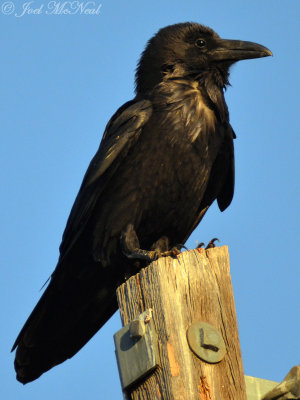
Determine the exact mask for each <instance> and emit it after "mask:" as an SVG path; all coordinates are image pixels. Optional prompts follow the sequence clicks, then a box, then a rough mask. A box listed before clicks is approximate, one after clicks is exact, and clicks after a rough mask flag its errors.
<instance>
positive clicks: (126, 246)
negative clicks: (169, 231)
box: [121, 224, 182, 262]
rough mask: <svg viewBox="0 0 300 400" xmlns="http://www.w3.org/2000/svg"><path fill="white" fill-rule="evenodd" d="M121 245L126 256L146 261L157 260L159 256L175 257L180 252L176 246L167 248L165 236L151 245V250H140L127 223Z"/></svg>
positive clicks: (131, 228)
mask: <svg viewBox="0 0 300 400" xmlns="http://www.w3.org/2000/svg"><path fill="white" fill-rule="evenodd" d="M121 245H122V249H123V253H124V254H125V256H126V257H128V258H131V259H138V260H145V261H148V262H151V261H154V260H157V259H158V258H159V257H168V256H171V257H176V256H177V255H178V254H179V253H180V249H179V248H178V247H173V248H172V249H171V250H169V240H168V238H167V237H166V236H163V237H161V238H160V239H159V240H158V241H157V242H155V243H154V244H153V245H152V246H151V250H142V249H141V248H140V243H139V240H138V237H137V234H136V232H135V230H134V227H133V225H132V224H128V225H127V227H126V229H125V230H124V231H123V232H122V235H121ZM180 247H182V246H180Z"/></svg>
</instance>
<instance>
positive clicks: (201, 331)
mask: <svg viewBox="0 0 300 400" xmlns="http://www.w3.org/2000/svg"><path fill="white" fill-rule="evenodd" d="M187 340H188V344H189V346H190V348H191V350H192V351H193V352H194V353H195V354H196V356H198V357H199V358H201V360H203V361H206V362H208V363H211V364H215V363H218V362H220V361H221V360H222V359H223V358H224V356H225V353H226V348H225V343H224V340H223V338H222V336H221V334H220V333H219V332H218V331H217V329H216V328H215V327H213V326H212V325H210V324H208V323H206V322H202V321H197V322H194V323H192V325H191V326H190V327H189V329H188V330H187Z"/></svg>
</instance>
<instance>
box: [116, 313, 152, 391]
mask: <svg viewBox="0 0 300 400" xmlns="http://www.w3.org/2000/svg"><path fill="white" fill-rule="evenodd" d="M114 340H115V348H116V357H117V362H118V368H119V374H120V378H121V384H122V389H123V390H124V389H127V388H129V387H130V386H131V385H133V384H134V383H136V382H137V381H139V380H140V379H142V378H143V377H145V376H146V375H148V374H149V373H150V372H152V371H153V370H154V369H155V368H156V367H157V366H158V365H159V361H158V360H159V357H158V350H157V335H156V332H155V328H154V324H153V319H152V309H148V310H146V311H145V312H143V313H142V314H140V316H139V317H138V319H135V320H133V321H131V322H130V323H129V324H128V325H126V326H124V328H122V329H121V330H119V331H118V332H117V333H115V335H114Z"/></svg>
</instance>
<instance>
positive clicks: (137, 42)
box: [0, 0, 300, 400]
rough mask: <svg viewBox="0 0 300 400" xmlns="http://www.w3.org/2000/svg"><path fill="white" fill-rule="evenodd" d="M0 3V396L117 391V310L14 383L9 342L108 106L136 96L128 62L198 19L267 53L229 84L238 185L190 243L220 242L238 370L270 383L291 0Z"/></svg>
mask: <svg viewBox="0 0 300 400" xmlns="http://www.w3.org/2000/svg"><path fill="white" fill-rule="evenodd" d="M4 3H8V2H6V1H2V2H1V4H0V23H1V25H0V26H1V31H2V34H1V36H0V48H1V52H0V71H1V73H0V80H1V97H2V99H1V104H2V106H1V145H0V153H1V154H0V157H1V169H0V177H1V188H2V196H1V198H0V202H1V208H0V209H1V220H0V227H1V228H0V239H1V256H0V260H1V261H0V268H1V276H2V279H1V282H0V296H1V304H2V307H1V331H0V358H1V368H0V382H1V385H0V398H1V399H5V400H29V399H30V400H37V399H41V398H42V399H43V400H48V399H51V400H52V399H53V398H55V399H57V400H60V399H63V400H68V399H72V400H82V399H84V398H97V399H101V400H102V399H121V398H122V396H121V390H120V384H119V376H118V371H117V366H116V362H115V355H114V346H113V334H114V333H115V332H116V331H117V330H118V329H120V327H121V323H120V318H119V315H118V313H117V314H115V316H114V317H113V318H112V319H111V320H110V321H109V322H108V323H107V324H106V325H105V326H104V327H103V329H101V331H100V332H99V333H98V334H97V335H95V337H94V338H93V339H92V340H91V341H90V342H89V343H88V344H87V345H86V346H85V347H84V348H83V349H82V350H81V351H80V352H79V353H78V354H77V355H76V356H75V357H73V359H71V360H69V361H67V362H66V363H64V364H62V365H60V366H58V367H56V368H54V369H52V370H51V371H49V372H48V373H46V374H44V375H43V376H42V377H41V378H40V379H39V380H37V381H35V382H33V383H31V384H28V385H26V386H22V385H21V384H20V383H18V382H17V381H16V380H15V374H14V370H13V355H12V354H10V353H9V351H10V348H11V346H12V344H13V342H14V340H15V337H16V335H17V334H18V332H19V330H20V328H21V327H22V325H23V323H24V322H25V320H26V318H27V317H28V315H29V313H30V312H31V310H32V309H33V307H34V305H35V304H36V302H37V301H38V299H39V297H40V295H41V292H40V291H39V289H40V287H41V286H42V285H43V283H44V282H45V280H46V279H47V278H48V276H49V275H50V274H51V272H52V271H53V269H54V267H55V264H56V261H57V257H58V246H59V243H60V240H61V235H62V232H63V229H64V226H65V223H66V219H67V217H68V213H69V211H70V209H71V206H72V204H73V201H74V198H75V196H76V193H77V191H78V189H79V185H80V183H81V180H82V177H83V174H84V172H85V170H86V168H87V165H88V163H89V161H90V159H91V157H92V156H93V154H94V153H95V151H96V149H97V147H98V145H99V142H100V139H101V136H102V133H103V130H104V127H105V125H106V123H107V121H108V119H109V118H110V117H111V115H112V114H113V113H114V111H115V110H116V109H117V107H119V106H120V105H121V104H123V103H124V102H125V101H127V100H129V99H131V98H132V97H133V89H134V86H133V78H134V70H135V66H136V62H137V60H138V58H139V55H140V53H141V51H142V50H143V48H144V46H145V43H146V41H147V40H148V39H149V38H150V37H151V36H152V35H153V34H154V33H155V32H156V31H157V30H158V29H159V28H160V27H163V26H165V25H169V24H172V23H176V22H185V21H196V22H200V23H203V24H205V25H209V26H211V27H212V28H213V29H214V30H216V31H217V32H218V33H219V34H220V36H222V37H224V38H231V39H242V40H250V41H254V42H258V43H261V44H263V45H265V46H267V47H268V48H270V49H271V50H272V51H273V53H274V57H268V58H266V59H258V60H249V61H242V62H240V63H238V64H236V65H235V66H234V67H233V68H232V71H231V79H230V81H231V84H232V87H230V88H229V89H228V90H227V92H226V99H227V103H228V106H229V110H230V116H231V123H232V126H233V128H234V130H235V132H236V134H237V139H236V141H235V151H236V191H235V197H234V200H233V202H232V204H231V206H230V208H229V209H228V210H226V211H225V212H224V213H220V212H219V210H218V208H217V206H216V205H214V206H212V207H211V209H210V210H209V212H208V213H207V215H206V216H205V219H204V220H203V222H202V223H201V225H200V226H199V227H198V228H197V229H196V231H195V232H194V233H193V234H192V236H191V238H190V239H189V241H188V243H187V244H188V246H189V247H191V248H192V247H194V246H195V244H196V241H197V240H198V241H206V242H207V241H208V240H209V239H211V238H212V237H215V236H217V237H219V238H220V240H221V244H226V245H228V246H229V251H230V257H231V274H232V281H233V287H234V294H235V301H236V309H237V315H238V323H239V332H240V341H241V347H242V353H243V363H244V370H245V373H246V374H247V375H252V376H257V377H261V378H266V379H271V380H277V381H280V380H281V379H283V377H284V375H285V374H286V373H287V372H288V371H289V369H290V368H291V367H292V366H294V365H296V364H299V353H300V347H299V330H300V324H299V308H300V304H299V286H300V280H299V256H298V254H297V250H298V245H299V222H300V221H299V211H298V208H299V169H300V168H299V153H300V148H299V139H298V137H299V122H300V121H299V80H298V77H299V46H298V47H297V41H298V42H299V21H297V20H296V14H297V12H298V14H299V8H300V3H299V1H298V0H288V1H286V2H283V1H281V0H264V1H261V0H260V1H258V0H251V1H250V0H245V1H240V0H230V1H226V2H225V1H221V0H212V1H206V2H205V1H202V0H198V1H194V0H186V1H182V0H180V1H179V0H172V1H170V0H169V1H167V0H163V1H162V0H160V1H158V0H152V1H151V2H149V1H141V0H139V1H137V0H130V1H127V2H122V1H120V0H115V1H114V0H111V1H107V0H102V1H101V0H100V1H99V2H97V1H96V2H95V5H96V6H99V5H100V4H102V6H101V8H100V12H99V14H98V15H93V16H92V15H80V14H76V15H47V14H46V10H47V7H48V6H49V3H48V2H43V0H37V1H34V2H32V4H31V5H30V8H31V9H40V10H41V12H40V13H39V14H36V15H32V14H31V15H29V14H28V13H25V15H24V16H22V17H17V16H15V14H17V15H21V14H22V12H23V4H24V3H23V2H22V1H20V0H18V1H15V3H14V11H13V12H12V13H11V14H4V12H7V13H8V12H10V11H12V10H13V8H12V7H13V6H12V4H8V5H7V4H4Z"/></svg>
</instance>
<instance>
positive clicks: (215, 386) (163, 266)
mask: <svg viewBox="0 0 300 400" xmlns="http://www.w3.org/2000/svg"><path fill="white" fill-rule="evenodd" d="M117 296H118V302H119V307H120V313H121V318H122V322H123V325H126V324H128V323H129V322H130V321H131V320H133V319H135V318H137V317H138V315H139V314H140V313H142V312H143V311H145V310H146V309H148V308H152V309H153V321H154V325H155V328H156V332H157V335H158V349H159V354H160V360H161V367H159V368H158V369H157V370H156V371H155V372H154V373H152V374H151V375H150V376H149V377H148V378H146V379H144V380H143V381H141V382H140V383H139V384H138V385H137V386H136V387H135V388H133V389H132V391H131V392H130V393H128V394H127V395H128V398H130V399H133V400H142V399H143V400H154V399H155V400H156V399H163V400H196V399H201V400H246V389H245V381H244V376H243V367H242V359H241V351H240V344H239V337H238V328H237V320H236V312H235V305H234V298H233V292H232V285H231V278H230V266H229V255H228V248H227V246H223V247H218V248H214V249H209V250H206V251H205V250H203V249H201V251H198V250H191V251H186V252H184V253H181V254H180V255H179V256H178V258H177V259H176V258H175V259H172V258H170V257H168V258H160V259H159V260H158V261H155V262H153V263H152V264H151V265H150V266H149V267H147V268H145V269H142V270H141V271H140V273H138V274H137V275H135V276H133V277H131V278H130V279H128V280H127V281H126V282H125V283H124V284H123V285H121V286H120V287H119V288H118V290H117ZM195 321H204V322H207V323H210V324H211V325H213V326H214V327H215V328H217V329H218V331H219V332H220V333H221V335H222V337H223V339H224V341H225V345H226V350H227V352H226V355H225V357H224V359H223V360H222V361H221V362H219V363H218V364H208V363H206V362H204V361H202V360H200V359H199V358H198V357H197V356H196V355H195V354H194V353H193V352H192V351H191V350H190V348H189V346H188V342H187V337H186V333H187V329H188V328H189V326H190V325H191V324H192V322H195Z"/></svg>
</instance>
